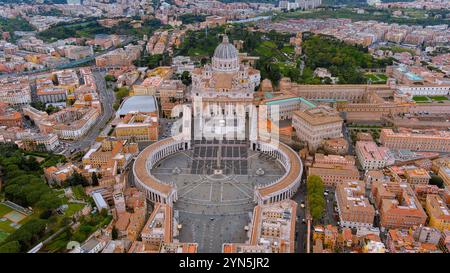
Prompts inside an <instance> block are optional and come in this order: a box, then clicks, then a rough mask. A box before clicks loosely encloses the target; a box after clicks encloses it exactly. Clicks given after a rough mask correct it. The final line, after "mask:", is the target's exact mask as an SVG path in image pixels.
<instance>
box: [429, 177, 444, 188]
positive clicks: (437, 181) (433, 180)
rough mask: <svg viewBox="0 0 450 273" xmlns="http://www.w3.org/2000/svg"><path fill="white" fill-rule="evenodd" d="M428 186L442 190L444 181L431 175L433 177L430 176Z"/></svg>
mask: <svg viewBox="0 0 450 273" xmlns="http://www.w3.org/2000/svg"><path fill="white" fill-rule="evenodd" d="M430 185H436V186H438V187H439V188H441V189H443V188H444V181H443V180H442V178H441V177H440V176H437V175H435V174H433V175H431V179H430Z"/></svg>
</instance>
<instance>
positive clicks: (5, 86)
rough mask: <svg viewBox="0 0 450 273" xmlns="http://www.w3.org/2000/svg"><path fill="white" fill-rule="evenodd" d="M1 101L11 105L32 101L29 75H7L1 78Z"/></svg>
mask: <svg viewBox="0 0 450 273" xmlns="http://www.w3.org/2000/svg"><path fill="white" fill-rule="evenodd" d="M0 102H4V103H8V104H11V105H25V104H29V103H31V88H30V82H29V80H28V78H27V77H7V78H2V79H0Z"/></svg>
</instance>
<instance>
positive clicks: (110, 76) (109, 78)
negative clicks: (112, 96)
mask: <svg viewBox="0 0 450 273" xmlns="http://www.w3.org/2000/svg"><path fill="white" fill-rule="evenodd" d="M105 81H107V82H115V81H117V79H116V78H115V77H114V76H113V75H109V74H108V75H106V76H105Z"/></svg>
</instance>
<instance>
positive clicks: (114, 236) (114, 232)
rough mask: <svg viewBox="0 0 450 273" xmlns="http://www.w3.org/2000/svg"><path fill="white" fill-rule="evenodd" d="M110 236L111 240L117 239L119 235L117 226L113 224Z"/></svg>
mask: <svg viewBox="0 0 450 273" xmlns="http://www.w3.org/2000/svg"><path fill="white" fill-rule="evenodd" d="M111 237H112V239H113V240H117V238H118V237H119V232H118V231H117V228H116V227H115V226H114V227H113V228H112V231H111Z"/></svg>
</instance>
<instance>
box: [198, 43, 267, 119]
mask: <svg viewBox="0 0 450 273" xmlns="http://www.w3.org/2000/svg"><path fill="white" fill-rule="evenodd" d="M260 81H261V75H260V73H259V70H256V69H254V68H253V67H251V66H249V65H246V64H243V63H241V62H240V59H239V52H238V50H237V49H236V48H235V47H234V45H233V44H232V43H230V41H229V40H228V36H226V35H224V36H223V41H222V43H221V44H219V45H218V46H217V48H216V49H215V51H214V56H213V57H212V60H211V64H206V65H205V66H204V67H202V68H196V69H194V71H193V72H192V89H191V99H192V102H193V103H194V104H195V102H196V101H198V100H199V99H201V107H199V108H195V107H194V115H195V114H196V112H198V111H202V112H204V113H203V114H207V115H212V116H214V115H217V114H219V113H218V112H221V113H222V114H228V113H229V111H233V110H228V109H232V108H230V106H236V105H239V104H240V105H243V106H247V105H251V104H253V94H254V91H255V89H256V87H257V86H258V85H259V84H260ZM211 105H217V106H218V107H217V108H214V109H212V108H213V107H211ZM206 109H208V110H206Z"/></svg>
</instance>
